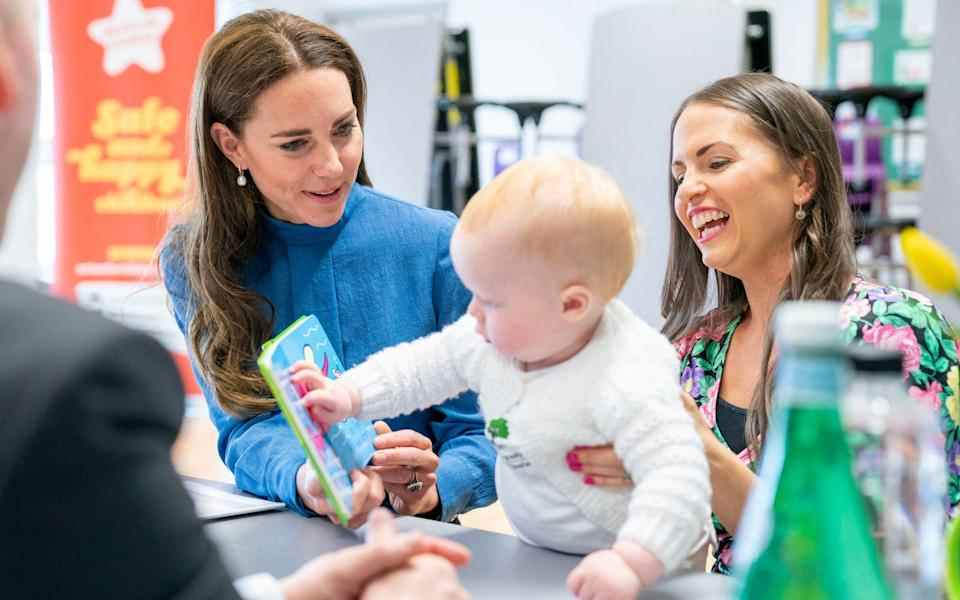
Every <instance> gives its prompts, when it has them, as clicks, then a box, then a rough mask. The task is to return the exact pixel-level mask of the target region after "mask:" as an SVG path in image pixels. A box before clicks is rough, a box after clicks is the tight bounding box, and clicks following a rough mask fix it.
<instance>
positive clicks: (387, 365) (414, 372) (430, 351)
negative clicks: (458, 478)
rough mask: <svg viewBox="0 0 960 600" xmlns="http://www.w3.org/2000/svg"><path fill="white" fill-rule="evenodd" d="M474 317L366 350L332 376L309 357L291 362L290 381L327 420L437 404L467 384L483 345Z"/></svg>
mask: <svg viewBox="0 0 960 600" xmlns="http://www.w3.org/2000/svg"><path fill="white" fill-rule="evenodd" d="M485 344H486V342H484V340H483V338H482V337H480V336H479V335H478V334H477V333H476V331H475V321H474V320H473V318H472V317H470V316H469V315H464V316H463V317H461V318H460V319H459V320H458V321H456V322H455V323H453V324H451V325H449V326H448V327H445V328H444V329H443V330H442V331H439V332H437V333H433V334H430V335H428V336H426V337H422V338H420V339H418V340H414V341H412V342H406V343H403V344H398V345H396V346H393V347H391V348H386V349H384V350H381V351H379V352H377V353H375V354H372V355H370V356H369V357H368V358H367V360H366V361H364V362H363V363H361V364H359V365H356V366H354V367H353V368H351V369H349V370H347V371H346V372H345V373H343V375H341V376H340V377H339V378H338V379H336V380H335V381H331V380H329V379H326V378H325V377H323V375H322V374H320V372H319V371H318V370H317V369H316V368H315V367H312V366H311V365H310V364H309V363H297V364H296V365H294V367H293V369H291V372H292V373H293V377H292V380H293V382H294V383H300V384H302V385H305V386H306V388H307V390H308V392H307V394H305V395H304V397H303V402H304V404H305V405H306V406H307V407H308V409H309V410H310V412H311V415H312V416H313V418H314V419H315V420H316V421H317V422H319V423H322V424H330V423H335V422H337V421H340V420H342V419H344V418H346V417H349V416H355V417H357V418H360V419H364V420H373V419H384V418H388V417H394V416H397V415H401V414H406V413H410V412H413V411H415V410H421V409H424V408H427V407H430V406H433V405H435V404H440V403H442V402H443V401H444V400H446V399H447V398H451V397H453V396H456V395H457V394H459V393H461V392H463V391H465V390H467V389H469V388H470V387H471V385H470V384H471V380H472V378H471V377H470V376H469V374H470V373H473V372H476V370H475V369H473V366H474V363H475V360H476V359H477V357H478V356H479V354H480V353H481V352H482V350H483V349H484V345H485Z"/></svg>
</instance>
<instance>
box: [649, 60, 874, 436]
mask: <svg viewBox="0 0 960 600" xmlns="http://www.w3.org/2000/svg"><path fill="white" fill-rule="evenodd" d="M693 104H711V105H714V106H721V107H724V108H728V109H731V110H735V111H737V112H738V113H741V114H743V115H746V116H747V117H749V119H750V121H751V123H752V125H753V127H754V129H755V130H756V131H757V132H758V133H759V134H760V135H761V136H762V137H763V138H764V139H765V140H766V141H767V142H768V143H769V144H771V145H772V146H773V147H774V148H776V149H777V150H778V151H779V155H780V157H781V159H782V160H783V163H784V165H785V168H789V169H792V170H793V171H794V172H796V173H797V174H800V175H801V176H803V175H804V165H812V167H813V171H814V173H815V177H816V179H815V187H814V192H813V195H812V197H811V199H810V201H809V202H808V203H807V205H806V206H805V210H806V211H807V217H806V218H805V219H803V220H801V221H797V222H796V227H795V229H794V234H793V239H792V241H791V244H792V251H791V258H792V263H791V266H790V274H789V276H788V277H787V279H786V281H785V282H784V285H783V287H782V288H781V289H780V294H779V299H778V302H782V301H784V300H815V299H816V300H842V299H843V298H844V296H845V295H846V292H847V289H848V288H849V286H850V282H851V281H852V279H853V277H854V276H855V274H856V263H855V260H854V251H853V224H852V216H851V213H850V207H849V205H848V204H847V197H846V188H845V186H844V182H843V177H842V174H841V163H840V153H839V149H838V147H837V140H836V137H835V135H834V131H833V122H832V121H831V119H830V116H829V114H828V113H827V111H826V110H825V109H824V108H823V106H821V105H820V104H819V102H817V100H816V99H815V98H814V97H813V96H811V95H810V94H809V93H807V92H806V91H805V90H804V89H802V88H800V87H799V86H797V85H794V84H792V83H788V82H786V81H783V80H781V79H778V78H777V77H774V76H772V75H769V74H765V73H748V74H742V75H737V76H734V77H728V78H725V79H720V80H718V81H715V82H714V83H712V84H710V85H708V86H707V87H705V88H703V89H701V90H700V91H698V92H696V93H694V94H693V95H691V96H690V97H688V98H687V99H686V100H684V101H683V103H682V104H681V105H680V108H679V109H678V110H677V112H676V114H675V115H674V117H673V121H672V122H671V124H670V140H671V141H670V156H671V157H672V156H673V132H674V129H675V128H676V125H677V120H678V119H679V118H680V115H681V114H682V113H683V111H684V110H685V109H686V108H687V107H688V106H690V105H693ZM668 167H669V165H668ZM669 181H670V206H671V213H673V209H672V207H673V203H674V198H675V197H676V194H677V184H676V182H675V181H674V179H673V177H672V176H671V177H670V178H669ZM713 276H714V280H715V283H716V289H715V292H716V300H717V305H718V310H717V311H716V312H714V313H713V314H712V315H711V318H710V322H704V319H703V312H704V310H705V309H706V308H707V307H706V306H705V304H706V302H707V295H708V294H707V292H708V285H709V280H710V269H708V268H707V267H706V266H705V265H704V264H703V261H702V257H701V254H700V250H699V249H698V248H697V245H696V243H694V241H693V239H691V238H690V235H689V234H688V233H687V231H686V229H685V228H684V226H683V224H682V223H681V222H680V221H679V219H678V218H677V217H676V215H674V217H673V219H671V224H670V256H669V259H668V264H667V271H666V275H665V277H664V285H663V292H662V297H661V304H660V312H661V314H662V315H663V316H664V318H665V319H666V322H665V323H664V326H663V333H664V335H666V336H667V337H668V338H670V339H676V338H678V337H680V336H682V335H684V334H689V333H692V332H693V331H694V330H695V329H696V328H698V327H700V326H703V325H706V326H708V327H717V326H720V325H722V324H726V323H728V322H729V321H730V319H732V318H733V317H734V316H736V315H738V314H741V313H742V312H743V311H744V310H746V309H747V296H746V292H745V290H744V287H743V283H742V282H741V281H740V280H739V279H737V278H736V277H732V276H730V275H727V274H725V273H721V272H714V273H713ZM773 343H774V340H773V332H772V330H771V329H769V328H768V331H767V332H766V334H765V342H764V352H763V363H762V364H763V365H764V366H765V368H763V369H761V375H760V381H759V383H758V385H757V386H756V388H755V389H754V392H753V398H752V400H751V405H750V412H749V417H748V419H747V427H746V437H747V440H748V442H749V444H750V446H751V447H752V448H753V449H754V450H759V445H760V439H761V437H762V436H763V435H764V433H765V432H766V429H767V424H768V422H769V419H770V413H771V391H772V382H773V377H772V371H773V364H772V349H773Z"/></svg>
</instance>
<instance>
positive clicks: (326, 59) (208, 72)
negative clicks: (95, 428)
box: [160, 11, 496, 526]
mask: <svg viewBox="0 0 960 600" xmlns="http://www.w3.org/2000/svg"><path fill="white" fill-rule="evenodd" d="M365 97H366V85H365V81H364V76H363V70H362V67H361V65H360V62H359V61H358V59H357V56H356V54H355V53H354V51H353V50H352V49H351V48H350V46H349V45H348V44H347V43H346V41H344V40H343V38H341V37H340V36H339V35H337V34H336V33H335V32H333V31H331V30H330V29H328V28H326V27H324V26H322V25H318V24H316V23H313V22H311V21H309V20H307V19H303V18H300V17H296V16H293V15H290V14H287V13H283V12H279V11H257V12H253V13H249V14H246V15H242V16H240V17H237V18H236V19H234V20H232V21H230V22H228V23H226V24H225V25H224V27H223V28H222V29H221V30H220V31H219V32H217V33H216V34H214V35H213V36H212V37H211V38H210V40H209V41H208V42H207V44H206V46H205V48H204V51H203V55H202V56H201V59H200V65H199V68H198V70H197V78H196V82H195V88H194V96H193V109H192V115H191V116H192V120H193V122H192V137H193V146H192V149H191V151H192V156H191V159H192V160H191V162H190V165H191V177H192V179H193V180H194V181H195V182H196V184H195V190H194V192H195V195H194V198H193V200H194V206H193V211H192V214H190V215H189V218H188V219H187V220H186V222H185V223H183V224H181V225H179V226H177V227H175V228H174V229H173V230H172V231H171V232H170V234H169V235H168V238H167V242H166V244H165V246H164V248H163V250H162V252H161V257H160V258H161V260H160V264H161V271H162V277H163V282H164V285H165V286H166V288H167V291H168V293H169V295H170V298H171V300H172V304H173V310H174V314H175V316H176V319H177V323H178V324H179V326H180V329H181V330H182V331H183V333H184V335H185V336H186V338H187V341H188V346H189V348H190V351H191V358H192V364H193V368H194V372H195V374H196V375H197V378H198V380H199V381H200V382H201V387H202V389H203V392H204V395H205V396H206V399H207V403H208V406H209V410H210V415H211V417H212V419H213V422H214V424H215V425H216V427H217V429H218V431H219V440H218V448H219V451H220V456H221V458H222V459H223V460H224V462H225V463H226V465H227V466H228V467H229V468H230V470H231V471H233V474H234V475H235V477H236V483H237V486H238V487H240V488H241V489H243V490H246V491H249V492H252V493H254V494H257V495H259V496H264V497H268V498H272V499H278V500H281V501H283V502H285V503H286V504H287V505H288V506H289V507H291V508H292V509H294V510H296V511H298V512H300V513H302V514H312V513H318V514H326V515H329V514H330V513H331V508H330V506H329V505H328V504H327V502H326V501H325V500H324V498H323V493H322V491H321V489H320V485H319V483H318V482H317V480H316V478H315V477H314V476H313V474H312V471H311V470H310V469H309V468H306V467H305V463H304V455H303V451H302V450H301V449H300V447H299V445H298V444H297V441H296V439H295V438H294V437H293V434H292V433H291V431H290V430H289V428H288V427H287V426H286V423H285V422H284V420H283V416H282V415H281V414H280V412H279V411H278V410H277V405H276V403H275V402H274V401H273V400H272V399H271V397H270V392H269V390H268V389H267V386H266V385H265V383H264V381H263V378H262V377H261V376H260V374H259V373H258V372H257V370H256V366H255V359H256V357H257V354H258V352H259V349H260V346H261V344H263V342H264V341H266V340H267V339H269V338H270V337H272V336H274V335H276V334H277V333H278V332H280V331H281V330H283V329H284V328H285V327H286V326H287V325H289V324H290V323H292V322H293V321H294V320H296V319H297V318H298V317H300V316H301V315H304V314H315V315H316V316H317V317H318V318H319V319H320V322H321V323H322V325H323V327H324V329H325V330H326V332H327V334H328V335H329V337H330V339H331V341H332V343H333V346H334V349H335V350H336V351H337V353H338V354H339V356H340V358H341V359H342V360H343V363H344V365H345V366H347V367H351V366H353V365H355V364H357V363H359V362H362V361H363V360H364V359H365V358H366V357H367V356H369V355H370V354H372V353H374V352H376V351H377V350H380V349H381V348H385V347H387V346H392V345H395V344H398V343H400V342H404V341H408V340H412V339H414V338H418V337H421V336H424V335H427V334H429V333H431V332H433V331H437V330H439V329H440V328H442V327H443V326H444V325H445V324H447V323H452V322H453V321H455V320H456V319H457V318H458V317H460V315H461V314H463V312H464V311H465V310H466V307H467V305H468V303H469V301H470V295H469V294H468V292H467V291H466V290H465V289H464V287H463V285H462V284H461V283H460V281H459V279H457V276H456V274H455V273H454V271H453V267H452V265H451V262H450V256H449V253H448V247H449V241H450V235H451V233H452V231H453V226H454V217H453V216H452V215H450V214H448V213H442V212H438V211H433V210H429V209H425V208H420V207H417V206H414V205H411V204H408V203H406V202H401V201H399V200H395V199H393V198H390V197H388V196H386V195H384V194H382V193H379V192H377V191H375V190H373V189H372V188H371V187H370V178H369V177H368V176H367V171H366V167H365V165H364V161H363V111H364V102H365ZM377 431H378V433H379V435H378V437H377V441H376V447H377V448H378V450H377V452H376V454H375V456H374V463H373V464H374V465H375V468H373V469H368V470H366V471H363V472H361V471H355V472H354V473H353V474H352V476H353V479H354V484H355V485H354V491H355V497H354V502H353V506H354V508H355V513H354V515H353V517H352V519H351V522H350V525H351V526H357V525H359V524H361V523H363V522H364V521H365V520H366V517H367V515H368V514H369V512H370V510H372V509H373V508H374V507H376V506H378V505H379V504H380V503H381V502H382V501H383V500H384V495H385V494H386V495H387V496H388V497H389V502H390V505H391V506H392V507H393V508H394V510H396V511H397V512H399V513H401V514H417V515H422V516H429V517H432V518H439V519H443V520H451V519H453V518H454V517H456V515H458V514H460V513H461V512H464V511H467V510H469V509H471V508H476V507H479V506H484V505H486V504H489V503H491V502H493V501H494V500H495V499H496V492H495V488H494V482H493V465H494V450H493V447H492V446H491V445H490V443H489V442H488V441H487V440H486V439H485V438H484V435H483V420H482V419H481V417H480V415H479V414H478V411H477V404H476V397H475V395H474V394H473V393H468V394H464V395H462V396H460V397H459V398H456V399H452V400H449V401H448V402H447V403H445V404H443V405H442V406H440V407H437V408H435V409H432V410H428V411H421V412H417V413H414V414H412V415H406V416H403V417H399V418H396V419H392V420H390V421H388V422H387V424H383V423H378V424H377Z"/></svg>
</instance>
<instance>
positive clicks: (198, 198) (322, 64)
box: [170, 10, 370, 416]
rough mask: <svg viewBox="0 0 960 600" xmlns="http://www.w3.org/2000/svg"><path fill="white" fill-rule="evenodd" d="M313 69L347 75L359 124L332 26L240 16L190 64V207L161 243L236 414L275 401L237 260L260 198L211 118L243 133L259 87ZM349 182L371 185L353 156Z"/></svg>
mask: <svg viewBox="0 0 960 600" xmlns="http://www.w3.org/2000/svg"><path fill="white" fill-rule="evenodd" d="M318 68H333V69H337V70H339V71H341V72H343V74H344V75H346V77H347V81H348V82H349V84H350V91H351V94H352V97H353V104H354V106H355V107H356V109H357V119H358V121H359V123H360V126H361V128H362V127H363V118H364V115H363V112H364V106H365V104H366V82H365V80H364V76H363V69H362V67H361V65H360V61H359V59H358V58H357V55H356V53H355V52H354V51H353V49H352V48H351V47H350V45H349V44H347V42H346V41H345V40H344V39H343V38H342V37H341V36H340V35H338V34H337V33H336V32H334V31H333V30H331V29H329V28H327V27H324V26H323V25H320V24H317V23H314V22H312V21H310V20H308V19H304V18H302V17H298V16H295V15H291V14H288V13H285V12H281V11H276V10H261V11H255V12H251V13H247V14H244V15H241V16H239V17H237V18H235V19H233V20H231V21H229V22H227V23H226V24H225V25H224V26H223V28H222V29H220V31H218V32H217V33H215V34H214V35H213V36H212V37H211V38H210V39H209V40H208V41H207V43H206V45H205V46H204V48H203V54H202V55H201V57H200V63H199V65H198V67H197V74H196V80H195V82H194V89H193V98H192V106H191V114H190V119H191V127H190V133H189V137H190V139H189V141H188V144H189V147H190V148H191V149H192V153H191V160H190V164H189V165H188V181H189V188H190V193H189V195H188V200H189V201H190V202H191V203H192V206H191V207H190V211H189V213H188V217H187V219H186V223H185V226H183V227H178V228H175V229H174V234H173V237H172V239H171V241H170V244H171V247H172V248H171V249H172V250H173V251H175V252H179V253H180V254H181V255H182V256H183V258H184V263H185V265H186V271H187V278H188V281H189V283H190V289H191V293H192V298H191V299H190V300H191V302H192V304H193V306H194V307H195V313H194V315H193V319H192V320H191V322H190V324H189V331H188V340H189V343H190V345H191V348H192V350H193V352H194V356H195V357H196V361H197V363H198V365H199V368H200V371H201V373H202V374H203V376H204V378H206V379H207V381H209V382H210V383H211V384H212V386H213V389H214V390H215V392H216V396H217V400H218V401H219V402H220V405H221V406H222V407H223V408H224V409H225V410H227V411H229V412H230V413H233V414H235V415H238V416H250V415H252V414H256V413H259V412H263V411H265V410H271V409H274V408H275V407H276V403H275V402H274V401H273V400H272V399H271V397H270V391H269V390H268V388H267V386H266V383H265V382H264V380H263V378H262V377H261V375H260V373H259V372H258V371H257V369H256V365H255V360H256V357H257V355H258V353H259V350H260V345H261V344H262V343H263V342H264V341H266V340H267V339H268V338H269V336H270V334H271V332H272V330H273V319H274V316H273V307H272V305H271V304H270V302H269V301H268V300H267V299H266V298H264V297H263V296H261V295H260V294H258V293H256V292H254V291H253V290H250V289H248V288H246V287H244V285H243V281H242V279H241V268H242V265H243V264H244V262H245V261H246V260H248V259H249V258H250V257H251V256H253V254H254V252H255V251H256V249H257V246H258V244H259V243H260V240H259V235H258V231H259V227H258V218H259V217H258V207H260V206H262V204H263V198H262V196H261V194H260V191H259V190H258V189H257V186H256V183H255V182H254V181H252V178H248V179H247V181H248V183H247V185H246V186H245V187H239V186H238V185H237V183H236V179H237V169H236V167H235V166H234V165H233V163H232V162H230V161H229V160H228V159H227V157H226V156H224V154H223V153H222V152H221V151H220V149H219V147H218V146H217V145H216V143H215V142H214V140H213V137H212V136H211V134H210V127H211V125H213V124H214V123H222V124H224V125H226V126H227V127H229V128H230V130H231V131H232V132H233V133H234V134H235V135H237V136H239V137H242V136H243V130H244V126H245V125H246V123H247V121H248V120H249V119H250V118H251V116H252V115H253V112H254V108H255V103H256V101H257V99H258V98H259V97H260V95H261V94H263V92H264V91H266V90H267V89H269V88H270V87H271V86H272V85H274V84H276V83H277V82H278V81H280V80H282V79H284V78H285V77H288V76H290V75H291V74H294V73H298V72H301V71H305V70H309V69H318ZM317 101H318V102H323V99H322V98H318V99H317ZM356 181H357V182H358V183H361V184H364V185H369V184H370V179H369V177H368V176H367V171H366V167H365V165H364V162H363V159H362V158H361V160H360V167H359V171H358V173H357V179H356Z"/></svg>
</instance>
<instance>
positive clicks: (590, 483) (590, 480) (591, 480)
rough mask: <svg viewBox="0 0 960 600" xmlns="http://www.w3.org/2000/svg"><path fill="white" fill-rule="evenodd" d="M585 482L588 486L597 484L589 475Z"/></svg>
mask: <svg viewBox="0 0 960 600" xmlns="http://www.w3.org/2000/svg"><path fill="white" fill-rule="evenodd" d="M583 482H584V483H585V484H587V485H594V484H595V483H596V481H594V480H593V476H592V475H587V476H586V477H584V478H583Z"/></svg>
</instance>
